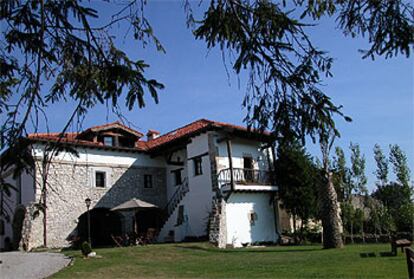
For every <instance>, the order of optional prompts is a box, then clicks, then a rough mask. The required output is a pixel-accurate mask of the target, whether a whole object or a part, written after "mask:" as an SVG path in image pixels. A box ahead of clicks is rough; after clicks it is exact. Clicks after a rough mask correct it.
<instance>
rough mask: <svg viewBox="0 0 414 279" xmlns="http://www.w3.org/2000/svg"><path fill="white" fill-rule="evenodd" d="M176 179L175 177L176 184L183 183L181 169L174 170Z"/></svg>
mask: <svg viewBox="0 0 414 279" xmlns="http://www.w3.org/2000/svg"><path fill="white" fill-rule="evenodd" d="M173 173H174V179H175V185H181V184H182V183H183V181H182V177H181V169H179V170H174V171H173Z"/></svg>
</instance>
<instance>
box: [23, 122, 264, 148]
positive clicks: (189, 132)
mask: <svg viewBox="0 0 414 279" xmlns="http://www.w3.org/2000/svg"><path fill="white" fill-rule="evenodd" d="M118 124H120V123H118ZM110 125H114V123H111V124H105V125H100V126H95V127H92V128H89V129H87V130H86V131H88V130H91V129H101V128H106V127H108V126H110ZM120 125H122V124H120ZM128 129H130V128H128ZM214 129H228V130H229V131H236V132H241V133H243V134H245V135H249V134H250V135H255V136H260V138H262V139H263V140H265V139H268V138H269V136H270V134H269V133H268V132H265V133H260V132H258V131H252V130H248V129H247V128H246V127H242V126H237V125H233V124H228V123H223V122H217V121H211V120H207V119H200V120H197V121H194V122H192V123H190V124H188V125H185V126H183V127H181V128H178V129H175V130H173V131H171V132H168V133H166V134H164V135H161V136H159V137H157V138H155V139H152V140H149V141H143V140H139V141H137V143H136V147H135V148H124V147H110V146H105V145H103V144H102V143H99V142H91V141H86V140H80V139H78V138H77V136H78V135H79V134H80V133H65V134H64V137H63V138H62V139H61V142H63V143H71V144H76V145H85V146H91V147H99V148H109V149H126V150H131V151H134V150H135V151H148V152H151V151H154V150H157V149H159V148H161V147H164V146H167V145H168V146H169V145H170V144H173V143H175V142H177V141H179V140H183V139H187V138H190V137H192V136H194V135H195V134H198V133H201V132H204V131H207V130H214ZM82 133H84V132H82ZM138 133H139V132H138ZM59 135H60V133H36V134H29V135H28V138H29V139H32V140H39V141H57V140H58V139H59Z"/></svg>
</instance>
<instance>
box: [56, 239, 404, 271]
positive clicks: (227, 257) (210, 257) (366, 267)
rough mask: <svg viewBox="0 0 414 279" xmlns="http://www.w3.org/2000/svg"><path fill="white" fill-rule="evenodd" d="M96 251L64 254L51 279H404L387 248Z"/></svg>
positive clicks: (196, 246) (180, 246) (189, 246)
mask: <svg viewBox="0 0 414 279" xmlns="http://www.w3.org/2000/svg"><path fill="white" fill-rule="evenodd" d="M95 251H96V252H97V254H98V255H101V256H102V258H100V259H96V258H95V259H83V258H82V257H81V255H80V252H79V251H70V252H66V254H67V255H70V256H73V257H74V262H73V265H72V266H70V267H67V268H65V269H64V270H62V271H61V272H59V273H57V274H55V275H54V276H53V278H154V277H155V278H174V277H187V278H195V277H198V278H265V277H266V278H268V277H272V278H407V271H406V262H405V258H404V256H403V255H402V254H401V252H400V251H399V252H398V256H397V257H392V256H384V255H383V256H381V255H380V253H382V252H388V251H390V245H389V244H368V245H348V246H346V247H345V248H344V249H336V250H323V249H321V247H320V246H295V247H280V246H276V247H267V248H242V249H226V250H221V249H218V248H215V247H213V246H211V245H210V244H207V243H175V244H159V245H148V246H145V247H128V248H107V249H96V250H95ZM366 253H371V255H370V256H367V255H366ZM361 254H365V255H361ZM374 255H375V256H374ZM364 256H365V257H364Z"/></svg>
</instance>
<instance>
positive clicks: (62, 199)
mask: <svg viewBox="0 0 414 279" xmlns="http://www.w3.org/2000/svg"><path fill="white" fill-rule="evenodd" d="M97 170H98V171H100V170H104V171H106V172H107V183H108V185H107V187H106V188H97V187H94V184H93V183H94V181H93V180H94V179H93V174H94V173H95V171H97ZM145 174H150V175H152V177H153V188H150V189H146V188H144V175H145ZM41 180H42V175H41V171H40V169H39V168H38V167H37V168H36V181H37V189H36V201H38V200H39V198H40V185H41V183H40V182H41ZM47 182H48V193H47V246H48V247H63V246H68V245H69V242H68V240H69V239H70V237H71V236H73V235H76V227H77V223H78V218H79V217H80V216H81V215H82V214H83V213H85V212H86V206H85V199H86V198H90V199H91V200H92V205H91V210H92V209H93V208H98V207H101V208H112V207H114V206H117V205H119V204H121V203H123V202H125V201H127V200H129V199H131V198H134V197H135V198H139V199H141V200H144V201H147V202H150V203H153V204H155V205H158V206H159V207H161V208H162V207H164V206H165V204H166V171H165V169H164V168H157V167H135V166H132V167H126V166H120V165H119V166H116V165H112V164H111V165H109V164H99V165H98V164H95V165H94V164H73V163H68V162H53V163H52V164H51V167H50V171H49V177H48V181H47ZM30 211H33V210H29V212H30ZM126 215H128V214H126ZM129 215H130V214H129ZM128 219H129V218H128ZM42 220H43V214H42V213H40V214H39V215H38V216H37V217H36V218H34V219H33V217H32V216H30V214H28V216H26V220H25V226H24V229H23V233H24V235H23V238H24V241H25V243H24V245H25V246H26V248H27V250H30V249H32V248H35V247H39V246H42V245H43V221H42ZM126 227H128V228H129V227H132V226H128V224H126V225H125V224H124V228H123V230H124V231H125V230H126Z"/></svg>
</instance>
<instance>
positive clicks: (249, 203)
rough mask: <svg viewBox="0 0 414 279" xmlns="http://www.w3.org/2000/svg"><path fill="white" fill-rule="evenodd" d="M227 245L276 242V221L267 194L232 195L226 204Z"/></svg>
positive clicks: (236, 245) (239, 245)
mask: <svg viewBox="0 0 414 279" xmlns="http://www.w3.org/2000/svg"><path fill="white" fill-rule="evenodd" d="M226 218H227V220H226V224H227V244H229V245H232V246H233V247H241V246H242V245H244V244H250V243H261V242H276V241H277V238H278V236H277V234H276V226H275V224H276V220H275V212H274V209H273V203H272V197H271V195H270V194H269V193H263V192H249V193H232V194H231V196H230V198H229V199H228V201H227V204H226Z"/></svg>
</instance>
